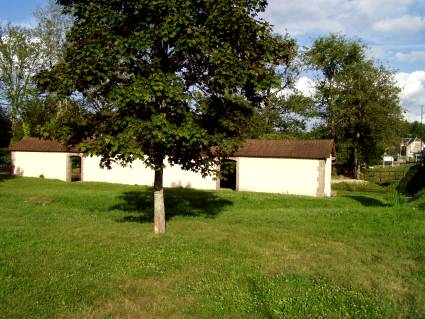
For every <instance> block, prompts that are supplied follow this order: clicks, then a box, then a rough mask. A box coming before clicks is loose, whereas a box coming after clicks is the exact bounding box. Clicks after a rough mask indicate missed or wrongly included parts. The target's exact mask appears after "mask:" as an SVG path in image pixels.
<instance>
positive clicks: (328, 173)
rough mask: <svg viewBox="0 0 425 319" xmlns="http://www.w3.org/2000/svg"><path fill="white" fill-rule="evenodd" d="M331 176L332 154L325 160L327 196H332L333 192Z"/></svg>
mask: <svg viewBox="0 0 425 319" xmlns="http://www.w3.org/2000/svg"><path fill="white" fill-rule="evenodd" d="M331 178H332V155H330V156H329V158H327V159H326V162H325V196H327V197H330V196H331V194H332V189H331Z"/></svg>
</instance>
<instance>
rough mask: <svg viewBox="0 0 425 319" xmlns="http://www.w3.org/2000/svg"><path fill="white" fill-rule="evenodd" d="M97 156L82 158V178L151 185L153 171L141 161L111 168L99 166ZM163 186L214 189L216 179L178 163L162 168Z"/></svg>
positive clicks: (113, 165)
mask: <svg viewBox="0 0 425 319" xmlns="http://www.w3.org/2000/svg"><path fill="white" fill-rule="evenodd" d="M99 162H100V158H99V157H95V156H94V157H84V158H83V159H82V167H83V169H82V172H83V173H82V180H83V181H86V182H89V181H92V182H108V183H119V184H137V185H147V186H153V182H154V171H153V170H151V169H149V168H146V167H145V165H144V164H143V162H142V161H140V160H137V161H134V162H133V163H132V164H131V166H126V167H122V166H121V165H119V164H112V169H111V170H108V169H106V168H100V167H99ZM164 187H188V188H196V189H216V181H215V180H213V178H212V177H211V176H209V177H206V178H203V177H202V176H201V174H199V173H194V172H190V171H185V170H182V169H181V168H180V167H179V166H178V165H175V166H170V165H167V166H166V168H165V169H164Z"/></svg>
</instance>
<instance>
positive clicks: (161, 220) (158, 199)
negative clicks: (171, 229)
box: [153, 167, 165, 234]
mask: <svg viewBox="0 0 425 319" xmlns="http://www.w3.org/2000/svg"><path fill="white" fill-rule="evenodd" d="M153 199H154V205H153V206H154V226H155V234H163V233H165V205H164V187H163V168H162V167H161V168H160V169H158V170H155V182H154V186H153Z"/></svg>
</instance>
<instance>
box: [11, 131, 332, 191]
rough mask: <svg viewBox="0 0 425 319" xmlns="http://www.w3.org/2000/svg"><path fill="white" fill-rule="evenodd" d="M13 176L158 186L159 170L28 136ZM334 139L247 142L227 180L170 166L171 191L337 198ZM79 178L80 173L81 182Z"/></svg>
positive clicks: (17, 152) (15, 149)
mask: <svg viewBox="0 0 425 319" xmlns="http://www.w3.org/2000/svg"><path fill="white" fill-rule="evenodd" d="M10 150H11V152H12V162H13V174H15V175H20V176H30V177H39V176H43V177H45V178H53V179H60V180H63V181H71V180H73V179H77V180H81V181H87V182H88V181H90V182H109V183H122V184H138V185H148V186H152V185H153V180H154V172H153V171H152V170H151V169H148V168H146V167H145V166H144V164H143V163H142V162H141V161H139V160H138V161H135V162H133V163H132V164H131V167H130V166H127V167H122V166H120V165H118V164H113V165H112V169H111V170H108V169H102V168H100V167H99V160H100V158H99V157H95V156H94V157H83V156H81V154H79V153H78V151H77V150H76V149H75V148H67V147H66V146H64V145H61V144H60V143H59V142H57V141H50V140H40V139H36V138H24V139H22V140H21V141H20V142H18V143H17V144H15V145H13V146H12V147H11V148H10ZM334 158H335V145H334V142H333V141H332V140H304V141H282V140H246V141H245V142H244V143H243V144H242V145H241V147H240V148H239V150H238V151H237V152H236V153H235V154H234V155H233V156H232V157H231V158H229V159H228V160H227V161H225V163H223V166H224V165H227V166H229V164H231V165H230V166H231V167H233V168H234V169H233V170H230V172H227V173H226V174H225V178H223V180H219V179H218V180H216V179H215V178H214V177H205V178H204V177H202V176H201V174H199V173H194V172H191V171H185V170H183V169H181V168H180V167H178V166H177V165H175V166H170V165H166V168H165V169H164V186H165V187H191V188H195V189H206V190H216V189H220V188H232V189H234V190H237V191H252V192H269V193H283V194H294V195H307V196H330V195H331V172H332V160H333V159H334ZM76 174H77V175H78V177H77V178H75V176H76Z"/></svg>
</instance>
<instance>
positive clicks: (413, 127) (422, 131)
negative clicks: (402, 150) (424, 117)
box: [403, 121, 425, 141]
mask: <svg viewBox="0 0 425 319" xmlns="http://www.w3.org/2000/svg"><path fill="white" fill-rule="evenodd" d="M403 137H418V138H420V139H422V141H425V124H421V123H420V122H419V121H413V122H411V123H409V122H407V123H405V136H403Z"/></svg>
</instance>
